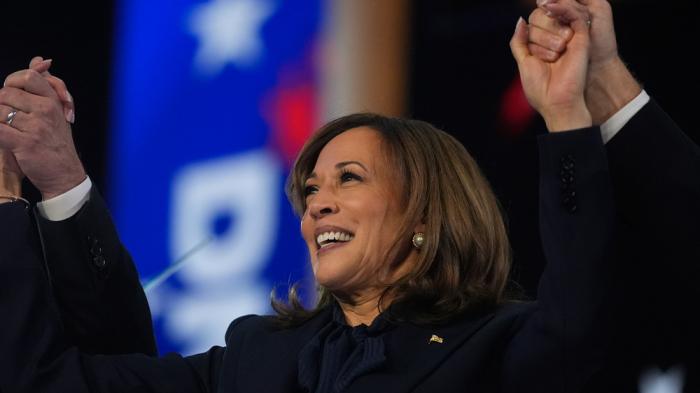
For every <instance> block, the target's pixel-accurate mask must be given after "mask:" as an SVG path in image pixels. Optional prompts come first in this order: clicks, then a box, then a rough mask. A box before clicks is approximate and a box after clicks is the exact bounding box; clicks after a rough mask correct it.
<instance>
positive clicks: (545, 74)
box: [510, 0, 592, 132]
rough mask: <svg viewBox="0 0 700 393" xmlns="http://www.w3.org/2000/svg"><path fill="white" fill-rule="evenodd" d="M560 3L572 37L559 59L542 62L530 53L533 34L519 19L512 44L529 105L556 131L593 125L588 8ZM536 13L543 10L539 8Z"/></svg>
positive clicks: (570, 2) (572, 0)
mask: <svg viewBox="0 0 700 393" xmlns="http://www.w3.org/2000/svg"><path fill="white" fill-rule="evenodd" d="M559 3H560V4H561V5H564V6H565V9H564V12H563V13H562V15H563V16H562V17H563V18H565V19H566V20H567V21H568V22H569V25H570V26H571V29H572V30H573V37H572V38H571V40H570V41H569V42H568V44H567V45H566V51H565V52H564V53H563V54H562V55H561V57H560V58H559V59H558V60H556V61H554V62H548V61H546V60H541V59H540V58H538V57H537V56H535V55H534V54H533V53H532V52H531V51H530V49H529V48H528V43H529V34H530V32H529V28H528V26H527V23H526V22H525V21H524V20H522V18H521V19H520V20H518V24H517V26H516V29H515V33H514V34H513V38H512V39H511V41H510V47H511V51H512V52H513V56H514V57H515V60H516V62H517V63H518V69H519V70H520V78H521V81H522V85H523V89H524V91H525V95H526V97H527V99H528V102H530V105H532V106H533V107H534V108H535V110H537V111H538V112H539V113H540V114H541V115H542V117H544V120H545V122H546V123H547V128H548V129H549V130H550V131H553V132H554V131H565V130H570V129H576V128H584V127H589V126H591V124H592V120H591V115H590V113H589V111H588V108H587V107H586V102H585V98H584V89H585V87H586V75H587V71H588V60H589V47H590V37H589V31H588V24H587V21H588V20H590V19H589V18H590V15H589V12H588V9H587V8H586V7H585V6H583V5H581V4H579V3H578V2H576V1H575V0H562V1H560V2H559ZM534 12H543V11H542V10H540V9H537V10H535V11H534ZM560 19H561V17H560Z"/></svg>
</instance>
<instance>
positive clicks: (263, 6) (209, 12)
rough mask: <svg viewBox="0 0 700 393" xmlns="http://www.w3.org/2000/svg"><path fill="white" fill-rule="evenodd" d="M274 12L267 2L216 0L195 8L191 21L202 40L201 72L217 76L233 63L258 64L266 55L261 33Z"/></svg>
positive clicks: (198, 55) (199, 52)
mask: <svg viewBox="0 0 700 393" xmlns="http://www.w3.org/2000/svg"><path fill="white" fill-rule="evenodd" d="M273 12H274V5H273V4H272V3H271V2H269V1H267V0H212V1H210V2H208V3H205V4H201V5H198V6H197V7H195V8H194V9H193V10H192V13H191V14H190V20H189V22H190V30H191V32H192V33H193V34H194V35H196V36H197V38H198V39H199V48H198V49H197V53H196V54H195V57H194V64H195V67H196V69H197V71H199V73H201V74H203V75H207V76H215V75H216V74H218V73H219V72H221V70H222V69H223V68H224V67H225V66H226V65H227V64H229V63H231V64H234V65H236V66H238V67H251V66H253V65H255V63H256V62H257V61H258V59H259V58H260V56H261V55H262V54H263V52H264V46H263V40H262V37H261V36H260V30H261V28H262V26H263V24H264V22H265V21H266V20H267V19H268V18H269V17H270V16H271V15H272V14H273Z"/></svg>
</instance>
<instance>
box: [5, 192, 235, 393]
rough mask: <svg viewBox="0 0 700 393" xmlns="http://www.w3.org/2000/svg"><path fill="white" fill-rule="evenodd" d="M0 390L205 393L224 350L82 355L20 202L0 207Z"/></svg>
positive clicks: (75, 392)
mask: <svg viewBox="0 0 700 393" xmlns="http://www.w3.org/2000/svg"><path fill="white" fill-rule="evenodd" d="M0 222H1V223H2V225H0V315H1V316H2V328H1V329H0V391H2V392H3V393H19V392H22V393H23V392H32V393H44V392H57V393H58V392H61V393H65V392H71V393H81V392H92V393H112V392H114V393H116V392H152V393H160V392H163V393H165V392H194V393H196V392H208V391H211V389H213V387H212V385H211V382H212V381H215V380H216V379H217V378H216V377H217V375H218V370H219V365H220V364H221V359H222V357H223V352H224V350H223V348H218V347H215V348H213V349H212V350H211V351H209V352H208V353H206V354H203V355H198V356H195V357H191V358H182V357H180V356H179V355H170V356H167V357H164V358H160V359H158V358H154V357H150V356H146V355H142V354H135V355H114V356H105V355H96V356H90V355H85V354H82V353H80V352H79V351H78V349H77V348H76V347H74V346H73V345H72V343H71V342H70V340H69V339H68V338H67V336H66V334H65V330H64V328H63V325H62V323H61V319H60V318H59V312H58V309H57V306H56V304H55V303H54V301H53V296H52V294H51V290H50V288H49V280H48V277H47V274H46V271H45V269H44V265H43V261H42V258H41V252H40V250H39V249H40V247H39V242H38V239H37V233H36V231H35V227H34V226H33V223H32V220H31V218H30V214H29V212H28V211H27V210H26V209H25V208H24V206H23V205H22V204H20V203H5V204H0Z"/></svg>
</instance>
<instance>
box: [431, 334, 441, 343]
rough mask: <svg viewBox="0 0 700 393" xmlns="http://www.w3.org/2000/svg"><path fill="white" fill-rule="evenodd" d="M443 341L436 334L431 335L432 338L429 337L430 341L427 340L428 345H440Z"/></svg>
mask: <svg viewBox="0 0 700 393" xmlns="http://www.w3.org/2000/svg"><path fill="white" fill-rule="evenodd" d="M443 341H444V339H443V338H442V337H440V336H438V335H437V334H433V335H432V336H430V340H428V344H432V343H438V344H442V342H443Z"/></svg>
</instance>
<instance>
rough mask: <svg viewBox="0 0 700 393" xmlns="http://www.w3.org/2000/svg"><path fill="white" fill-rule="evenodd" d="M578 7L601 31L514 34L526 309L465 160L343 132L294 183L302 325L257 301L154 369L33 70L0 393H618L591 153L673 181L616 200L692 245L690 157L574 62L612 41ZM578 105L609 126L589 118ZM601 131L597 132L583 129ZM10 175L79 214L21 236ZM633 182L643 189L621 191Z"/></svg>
mask: <svg viewBox="0 0 700 393" xmlns="http://www.w3.org/2000/svg"><path fill="white" fill-rule="evenodd" d="M589 3H590V4H591V7H593V10H594V11H595V12H596V13H597V15H598V17H596V18H593V22H592V24H589V23H586V22H587V21H589V20H591V17H590V13H589V12H588V8H586V7H585V6H583V5H582V4H580V3H578V2H575V1H573V0H561V1H557V2H549V3H547V4H549V5H548V6H547V7H546V8H547V10H546V11H547V12H545V11H544V10H536V11H534V12H533V14H532V17H531V21H532V23H531V25H530V26H529V27H527V26H526V24H525V22H524V21H523V20H520V21H518V24H517V26H516V30H515V33H514V35H513V38H512V40H511V49H512V52H513V54H514V57H515V59H516V61H517V63H518V67H519V70H520V74H521V77H522V84H523V88H524V90H525V92H526V95H527V98H528V100H529V102H530V104H531V105H533V106H534V107H535V109H536V110H537V111H539V112H540V113H541V114H542V115H543V117H544V119H545V121H546V124H547V127H548V130H549V131H550V133H548V134H546V135H543V136H542V137H541V138H540V139H539V148H540V172H541V173H540V176H541V178H540V211H539V215H540V221H539V224H540V231H541V233H542V242H543V249H544V251H545V255H546V259H547V260H546V262H547V265H546V268H545V271H544V273H543V275H542V277H541V279H540V283H539V288H538V295H537V300H536V301H534V302H518V301H509V300H508V299H507V297H506V296H505V295H504V288H505V286H506V282H507V277H508V271H509V262H510V251H509V246H508V240H507V236H506V229H505V225H504V222H503V218H502V215H501V212H500V209H499V206H498V203H497V201H496V199H495V197H494V195H493V193H492V191H491V189H490V187H489V184H488V183H487V181H486V180H485V179H484V177H483V176H482V175H481V173H480V171H479V169H478V167H477V165H476V163H475V162H474V160H473V159H472V158H471V157H470V155H469V154H468V153H467V151H466V149H465V148H464V147H463V146H461V145H460V144H459V143H458V142H456V141H455V139H454V138H452V137H450V136H449V135H447V134H446V133H444V132H443V131H440V130H438V129H437V128H435V127H433V126H431V125H429V124H426V123H424V122H421V121H416V120H408V119H397V118H388V117H384V116H381V115H375V114H367V113H364V114H355V115H349V116H345V117H342V118H340V119H338V120H335V121H332V122H330V123H328V124H327V125H325V126H324V127H322V128H321V129H320V130H319V131H318V132H317V133H316V134H314V135H313V136H312V137H311V139H310V140H309V141H308V143H307V144H306V145H305V146H304V147H303V149H302V151H301V153H300V154H299V156H298V159H297V161H296V163H295V164H294V168H293V169H292V174H291V177H290V180H289V185H288V194H289V198H290V200H291V202H292V205H293V206H294V208H295V209H296V211H297V212H298V214H299V216H300V217H301V220H302V223H301V226H302V228H301V229H302V235H303V237H304V240H305V241H306V244H307V246H308V249H309V254H310V258H311V265H312V268H313V272H314V275H315V278H316V280H317V282H318V284H319V288H321V296H320V298H319V302H318V304H317V305H316V307H315V308H314V309H312V310H310V311H306V310H304V309H303V308H302V307H301V306H300V305H299V300H298V298H297V297H296V296H295V295H294V293H293V292H292V294H291V295H290V302H289V303H288V304H287V303H282V302H279V301H275V302H274V303H273V304H274V306H275V308H276V310H277V312H278V314H277V315H274V316H261V315H246V316H242V317H238V318H237V319H235V320H234V321H233V322H231V324H230V325H229V328H228V331H227V333H226V347H219V346H214V347H211V349H210V350H209V351H207V352H205V353H201V354H198V355H194V356H187V357H183V356H181V355H178V354H169V355H166V356H164V357H160V358H158V357H155V356H148V355H153V353H152V352H153V347H152V343H153V337H152V335H151V334H150V332H151V330H150V314H149V312H148V305H147V303H146V302H145V298H144V296H143V291H142V290H141V287H140V284H139V282H138V278H137V274H136V271H135V268H134V265H133V262H132V260H131V258H130V257H129V254H128V252H127V251H126V250H125V248H124V246H123V244H122V243H121V241H120V240H119V237H118V236H117V234H116V231H115V229H114V226H113V224H112V222H111V219H110V216H109V212H108V210H107V208H106V206H105V205H104V202H103V201H102V199H101V197H100V195H99V193H98V192H97V191H96V190H95V189H94V188H93V189H92V190H90V183H89V180H83V181H82V183H80V184H79V185H77V186H73V184H75V182H73V181H72V180H74V179H78V180H79V179H82V178H83V177H84V173H83V172H82V166H80V165H79V164H80V162H79V160H78V158H77V153H76V152H75V150H74V149H72V146H73V145H72V143H71V140H70V138H71V134H70V127H69V126H68V122H67V121H69V119H71V117H68V118H66V116H65V113H64V112H63V109H65V108H64V105H63V104H64V103H63V102H62V101H61V99H60V97H61V96H62V94H61V92H65V86H64V85H63V84H62V82H61V83H57V82H58V81H57V80H55V79H50V78H51V75H50V74H47V73H46V71H47V69H48V65H46V64H44V65H43V66H41V65H40V67H44V68H38V69H37V68H36V67H34V69H30V70H22V71H18V72H17V73H15V74H13V75H11V76H10V77H8V79H7V80H6V86H5V87H3V88H2V89H0V149H4V150H0V222H1V223H2V224H3V225H0V315H3V317H6V318H5V319H4V320H3V321H4V322H3V326H2V329H0V390H2V391H3V392H97V393H113V392H155V393H166V392H168V393H171V392H202V393H204V392H219V393H225V392H226V393H228V392H289V393H297V392H307V393H327V392H334V393H336V392H337V393H339V392H358V393H359V392H363V393H364V392H382V393H389V392H396V393H399V392H408V391H411V392H424V393H428V392H430V393H432V392H464V391H470V392H512V393H515V392H579V391H582V390H584V387H586V386H589V387H590V386H592V387H593V388H594V389H593V391H629V389H627V390H620V389H611V388H609V386H605V387H603V388H601V387H600V385H595V383H596V382H598V381H597V378H598V377H599V376H600V375H601V374H602V375H606V374H605V371H609V370H605V369H604V366H605V365H606V364H608V360H609V359H608V354H609V347H610V343H611V342H612V341H614V340H613V339H612V338H613V337H614V335H613V334H612V333H613V326H615V322H616V321H615V320H614V319H613V318H614V317H615V315H616V313H615V311H616V310H615V309H614V308H613V307H614V305H615V304H616V301H617V299H615V298H614V296H613V295H615V294H616V293H615V292H614V291H613V287H614V284H615V285H617V284H618V283H617V282H616V281H615V280H614V278H615V274H614V273H615V271H614V269H616V268H618V265H617V264H616V262H617V260H616V259H615V258H616V257H617V256H619V255H620V248H622V247H624V245H625V242H620V241H619V238H618V232H619V225H618V220H619V218H618V212H617V210H616V208H615V204H614V203H613V184H611V179H610V173H609V166H608V161H607V153H606V147H605V145H604V141H603V138H605V140H606V141H607V140H609V139H610V138H613V137H614V138H616V140H615V141H613V142H612V143H611V144H612V145H613V146H611V147H612V148H611V149H610V151H611V152H612V153H611V159H612V160H611V161H613V160H617V162H624V163H628V162H630V159H632V160H634V158H635V156H640V157H644V160H645V161H646V162H648V161H649V160H648V159H646V158H647V157H648V156H649V154H648V152H649V151H653V152H654V153H653V155H652V157H658V160H657V161H653V160H652V161H651V162H654V163H656V162H664V163H667V164H666V165H658V167H659V168H654V169H655V170H658V171H659V172H651V173H655V174H656V176H648V173H646V172H645V171H640V170H639V169H638V168H636V167H625V168H619V167H618V168H617V171H618V173H617V174H616V175H617V177H618V184H616V186H617V187H618V188H617V189H616V191H618V190H620V189H622V190H623V191H627V192H628V194H625V195H629V198H628V199H629V200H628V201H626V202H628V203H629V204H630V205H631V206H639V203H640V200H641V201H642V202H644V203H642V206H647V205H649V206H655V205H657V204H668V203H667V201H668V200H674V201H675V200H677V201H679V202H682V205H687V206H686V207H687V209H688V212H690V213H691V214H689V215H688V217H690V218H691V219H692V220H693V222H694V225H695V226H697V222H700V219H697V217H698V214H692V212H694V211H695V212H696V213H697V208H696V206H697V201H698V200H700V197H699V196H698V195H700V187H698V183H697V179H698V178H700V177H698V176H697V172H698V169H697V166H698V165H697V163H698V162H700V160H698V157H700V152H699V151H698V149H697V147H695V146H694V145H690V146H689V144H688V142H687V141H686V140H685V139H684V138H683V136H682V133H681V132H680V130H678V129H677V128H676V126H675V125H674V124H673V123H672V122H671V121H669V120H668V118H667V117H665V114H664V113H663V111H661V109H659V108H658V106H656V105H655V103H654V102H650V101H649V97H648V96H647V95H646V93H645V92H643V91H642V90H641V88H640V87H639V85H638V84H637V83H636V81H634V79H633V78H632V77H631V74H630V73H629V71H628V70H627V68H626V67H625V66H624V64H623V63H622V61H621V60H620V59H619V57H618V56H617V54H616V52H615V51H612V52H605V51H602V52H601V50H600V49H599V50H598V52H599V53H597V54H598V55H599V56H603V57H605V56H604V55H606V54H607V55H608V56H609V57H610V58H609V59H608V60H609V61H610V62H609V63H608V62H605V64H606V65H607V66H610V67H612V68H606V67H602V68H601V67H593V64H594V63H595V61H601V60H600V58H601V57H596V56H593V55H592V54H590V53H589V50H591V49H590V48H589V44H590V41H589V38H590V35H591V34H598V35H599V36H600V37H602V39H603V41H605V40H607V42H608V43H613V44H614V35H613V31H614V30H613V28H612V27H613V26H612V15H611V13H610V9H609V5H608V4H607V2H606V1H605V0H590V1H589ZM553 14H560V16H562V15H563V16H564V17H565V18H564V20H565V21H566V24H567V25H566V26H563V25H561V21H556V20H554V19H552V18H550V15H553ZM538 26H540V27H538ZM547 29H549V30H547ZM562 31H563V32H564V33H566V34H565V35H566V36H567V37H568V38H569V41H568V43H567V48H566V51H565V52H563V53H557V54H555V55H554V57H557V56H560V58H558V59H556V60H554V61H552V62H549V61H544V60H542V59H540V58H538V57H536V56H534V55H533V53H535V52H537V51H538V50H535V51H533V52H530V48H531V47H532V48H534V47H533V45H536V44H537V42H539V44H542V45H545V46H546V45H547V43H548V42H551V38H552V35H555V34H561V32H562ZM594 32H595V33H594ZM531 33H532V35H531V36H530V34H531ZM533 40H534V41H533ZM613 47H614V45H613ZM608 48H610V46H608ZM542 50H543V49H542V48H540V49H539V51H542ZM603 52H605V53H603ZM547 58H548V59H550V60H551V57H547ZM33 63H34V62H33ZM34 66H36V64H34ZM589 66H590V69H589ZM589 72H591V73H596V75H595V76H594V77H588V75H589ZM52 81H53V84H51V82H52ZM590 81H593V82H590ZM589 82H590V83H593V85H592V86H588V87H587V85H586V84H587V83H589ZM586 89H589V90H586ZM57 93H58V94H57ZM585 93H588V94H593V95H594V97H597V98H598V99H597V100H596V103H597V104H600V105H602V106H605V107H606V108H605V114H607V115H605V114H601V113H597V112H596V109H600V108H589V107H588V106H587V104H586V103H587V102H589V100H588V97H587V96H586V95H585ZM13 111H18V114H17V117H15V116H14V115H12V116H10V114H11V113H12V112H13ZM610 114H614V115H613V117H611V118H609V119H608V120H606V121H605V123H603V124H602V125H601V128H603V129H604V132H603V133H602V134H601V128H598V127H595V126H592V123H593V121H592V118H593V117H598V116H600V117H605V116H608V115H610ZM20 115H21V116H20ZM10 118H12V119H14V120H13V121H12V122H9V121H8V120H9V119H10ZM613 118H614V121H611V119H613ZM2 119H5V121H2ZM58 131H61V132H58ZM616 134H618V135H617V136H615V135H616ZM659 135H661V137H659ZM630 139H634V143H630V142H629V140H630ZM42 143H43V144H42ZM615 145H617V148H615ZM638 145H641V147H639V146H638ZM649 145H653V146H652V147H649ZM65 146H69V147H71V148H68V149H66V148H65ZM621 146H622V147H621ZM640 150H641V152H640ZM637 160H639V159H637ZM66 162H68V163H69V164H70V163H74V164H77V168H72V167H70V165H68V166H67V165H65V164H66ZM633 162H634V161H633ZM59 164H63V166H61V165H59ZM645 165H648V163H646V164H645ZM640 167H641V164H640ZM679 168H693V169H688V170H686V169H679ZM674 171H676V172H677V173H673V174H672V175H671V174H669V172H674ZM65 172H69V173H65ZM678 173H680V174H681V175H678ZM76 174H77V175H79V176H78V177H76ZM23 175H26V176H27V177H28V178H29V179H30V180H32V181H33V182H35V184H37V185H38V186H39V188H40V189H41V190H42V192H44V191H45V190H48V191H50V193H49V194H48V195H50V196H54V195H58V197H60V198H66V196H67V195H68V196H73V197H75V196H76V195H78V196H79V198H77V199H79V201H80V202H79V203H78V204H77V205H73V206H72V207H75V208H76V210H75V211H74V212H73V213H71V214H68V215H66V216H62V217H63V218H62V219H60V220H59V221H51V220H50V219H48V218H45V217H44V216H42V214H41V212H40V214H37V215H35V217H31V216H30V214H28V212H27V209H26V206H25V205H24V204H22V203H17V202H18V201H19V199H18V196H19V195H17V194H18V191H19V188H20V187H19V185H20V184H19V181H20V178H21V177H22V176H23ZM80 176H82V177H80ZM630 178H633V179H639V178H641V179H643V180H641V181H640V183H643V186H639V187H630V186H629V185H626V184H625V183H624V182H621V181H619V179H630ZM47 179H48V180H47ZM57 179H58V180H70V181H69V182H68V183H69V184H66V183H61V182H57V181H56V180H57ZM656 179H668V182H669V183H654V182H655V181H657V180H656ZM678 179H682V180H678ZM688 179H690V180H688ZM41 180H44V181H45V183H42V182H41ZM59 183H60V184H59ZM85 184H87V187H85ZM86 188H87V190H85V189H86ZM628 188H631V189H632V190H633V191H634V192H629V190H627V189H628ZM640 188H642V189H644V190H645V191H648V190H649V189H650V188H656V189H657V190H651V191H652V192H650V194H653V195H657V193H656V192H655V191H659V190H660V191H663V192H660V191H659V193H658V195H662V197H660V198H661V201H660V202H659V201H651V202H653V203H650V202H649V201H648V200H646V199H644V198H651V199H653V198H654V197H653V196H652V197H649V196H643V197H640V196H639V194H640V193H639V192H637V191H638V189H640ZM669 190H670V191H669ZM674 190H684V192H685V194H683V195H682V196H678V195H673V193H674V192H675V191H674ZM76 193H77V194H76ZM635 198H636V199H635ZM669 198H671V199H669ZM674 198H675V199H674ZM64 200H65V199H64ZM689 201H690V202H689ZM47 202H48V201H47ZM76 206H77V207H76ZM693 209H695V210H693ZM651 210H653V209H651ZM647 213H648V212H647V211H644V212H641V213H640V212H635V215H643V214H647ZM35 222H36V223H38V227H39V228H38V230H39V232H40V235H41V236H37V233H36V228H34V223H35ZM661 222H665V221H661ZM653 224H654V223H650V225H652V226H653ZM688 228H690V227H688ZM693 228H695V227H693ZM642 229H644V228H642ZM688 233H692V234H693V235H694V234H696V233H697V231H694V232H693V231H690V232H688ZM680 238H681V239H682V238H684V237H680ZM623 251H624V250H623ZM43 255H46V261H43V260H42V256H43ZM45 262H46V263H45ZM46 266H48V268H49V269H50V272H51V274H50V275H47V274H46V272H45V271H44V269H45V267H46ZM49 280H50V281H49ZM124 352H141V354H133V353H132V354H123V353H124ZM95 353H96V354H97V355H91V354H95ZM118 353H122V355H119V356H108V355H107V354H118ZM601 371H603V373H601ZM614 382H616V381H614Z"/></svg>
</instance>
